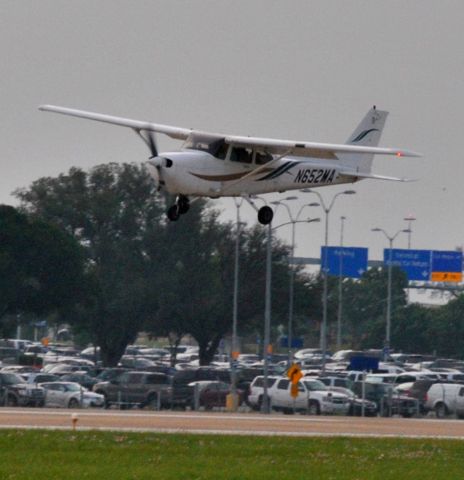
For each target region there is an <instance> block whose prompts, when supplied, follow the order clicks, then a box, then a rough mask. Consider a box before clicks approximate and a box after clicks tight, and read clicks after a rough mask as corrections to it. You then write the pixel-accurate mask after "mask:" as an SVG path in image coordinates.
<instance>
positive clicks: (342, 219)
mask: <svg viewBox="0 0 464 480" xmlns="http://www.w3.org/2000/svg"><path fill="white" fill-rule="evenodd" d="M345 220H346V217H344V216H341V217H340V223H341V225H340V260H339V267H340V269H339V274H338V312H337V350H340V348H341V344H342V308H343V307H342V298H343V230H344V227H345Z"/></svg>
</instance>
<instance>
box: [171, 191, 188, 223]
mask: <svg viewBox="0 0 464 480" xmlns="http://www.w3.org/2000/svg"><path fill="white" fill-rule="evenodd" d="M189 208H190V201H189V199H188V197H186V196H185V195H179V196H178V197H177V200H176V203H175V204H174V205H172V206H171V207H169V209H168V211H167V217H168V219H169V220H170V221H171V222H175V221H177V220H179V217H180V216H181V215H184V214H185V213H187V212H188V211H189Z"/></svg>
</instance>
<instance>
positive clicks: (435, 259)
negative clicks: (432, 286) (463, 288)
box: [432, 250, 462, 282]
mask: <svg viewBox="0 0 464 480" xmlns="http://www.w3.org/2000/svg"><path fill="white" fill-rule="evenodd" d="M461 281H462V252H455V251H448V252H446V251H437V250H434V251H433V252H432V282H461Z"/></svg>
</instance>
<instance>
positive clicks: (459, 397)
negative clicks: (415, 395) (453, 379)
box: [425, 383, 464, 419]
mask: <svg viewBox="0 0 464 480" xmlns="http://www.w3.org/2000/svg"><path fill="white" fill-rule="evenodd" d="M425 411H426V412H430V411H434V412H435V415H436V416H437V417H439V418H443V417H446V416H447V415H451V414H453V415H456V416H457V417H458V418H462V419H464V385H462V384H459V383H434V384H433V385H432V386H431V387H430V388H429V390H428V391H427V395H426V401H425Z"/></svg>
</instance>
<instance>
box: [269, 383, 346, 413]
mask: <svg viewBox="0 0 464 480" xmlns="http://www.w3.org/2000/svg"><path fill="white" fill-rule="evenodd" d="M291 386H292V385H291V382H290V380H289V379H288V378H281V379H279V380H277V381H276V382H275V383H274V384H273V385H272V386H271V387H270V388H269V397H270V400H271V407H272V408H273V409H274V410H281V411H283V412H284V413H293V412H294V411H303V412H307V413H309V414H313V415H320V414H322V413H324V414H328V413H330V414H337V413H338V414H343V415H346V414H347V413H348V410H349V407H350V400H349V398H348V397H347V396H346V395H344V394H341V393H337V392H330V391H329V390H328V388H327V387H326V386H325V385H324V384H323V383H322V382H319V381H318V380H313V379H306V378H303V379H302V380H301V381H300V382H298V395H297V396H296V397H292V395H291Z"/></svg>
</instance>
